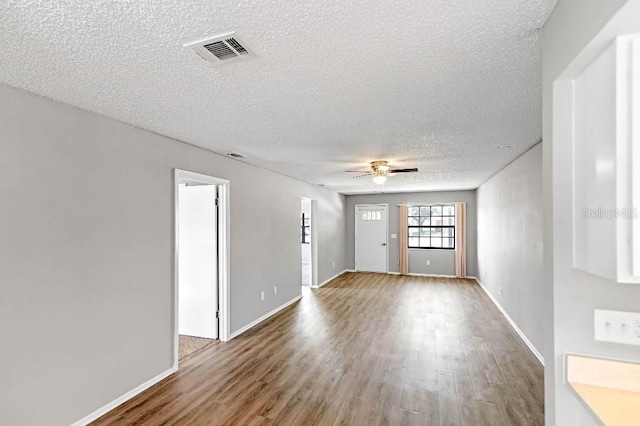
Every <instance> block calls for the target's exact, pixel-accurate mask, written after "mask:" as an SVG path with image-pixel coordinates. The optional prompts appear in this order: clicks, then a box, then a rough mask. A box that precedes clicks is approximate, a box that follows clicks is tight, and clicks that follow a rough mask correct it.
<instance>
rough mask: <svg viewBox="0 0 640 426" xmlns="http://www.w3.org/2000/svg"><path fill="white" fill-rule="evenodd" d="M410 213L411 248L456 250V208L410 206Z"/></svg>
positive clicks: (445, 206)
mask: <svg viewBox="0 0 640 426" xmlns="http://www.w3.org/2000/svg"><path fill="white" fill-rule="evenodd" d="M408 212H409V215H408V218H407V224H408V227H409V248H418V249H445V250H453V249H455V236H456V235H455V232H456V228H455V208H454V206H452V205H439V206H410V207H409V209H408Z"/></svg>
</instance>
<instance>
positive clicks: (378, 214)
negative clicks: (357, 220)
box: [376, 211, 382, 220]
mask: <svg viewBox="0 0 640 426" xmlns="http://www.w3.org/2000/svg"><path fill="white" fill-rule="evenodd" d="M376 220H382V212H380V211H378V212H376Z"/></svg>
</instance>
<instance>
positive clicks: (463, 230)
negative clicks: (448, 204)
mask: <svg viewBox="0 0 640 426" xmlns="http://www.w3.org/2000/svg"><path fill="white" fill-rule="evenodd" d="M466 276H467V203H456V277H458V278H464V277H466Z"/></svg>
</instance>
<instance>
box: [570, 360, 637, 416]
mask: <svg viewBox="0 0 640 426" xmlns="http://www.w3.org/2000/svg"><path fill="white" fill-rule="evenodd" d="M567 382H568V383H569V385H570V386H571V387H572V388H573V390H574V391H575V392H576V394H577V395H578V396H579V397H580V398H581V399H582V400H583V401H584V403H585V404H586V405H587V406H588V407H589V408H590V409H591V411H592V412H593V414H594V415H596V416H597V417H598V419H599V420H600V421H601V422H602V423H603V424H605V425H607V426H638V425H640V364H635V363H630V362H622V361H614V360H607V359H601V358H590V357H585V356H579V355H567Z"/></svg>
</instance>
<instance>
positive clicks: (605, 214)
mask: <svg viewBox="0 0 640 426" xmlns="http://www.w3.org/2000/svg"><path fill="white" fill-rule="evenodd" d="M572 108H573V114H572V117H573V123H572V133H573V135H572V136H573V205H574V216H573V253H574V258H573V260H574V267H575V268H577V269H581V270H584V271H587V272H589V273H592V274H595V275H598V276H601V277H604V278H608V279H611V280H613V281H616V282H620V283H640V35H634V36H624V37H619V38H618V39H616V41H615V43H613V44H612V45H610V46H609V47H607V48H606V49H605V50H604V51H603V52H602V53H601V54H600V55H599V56H598V57H597V58H596V59H595V60H593V61H592V62H591V63H590V64H589V65H587V66H586V67H585V68H584V70H583V71H582V72H581V73H579V74H578V76H577V77H576V78H575V79H574V80H573V103H572Z"/></svg>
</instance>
